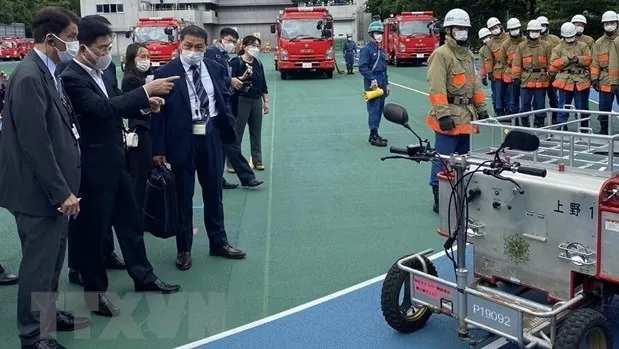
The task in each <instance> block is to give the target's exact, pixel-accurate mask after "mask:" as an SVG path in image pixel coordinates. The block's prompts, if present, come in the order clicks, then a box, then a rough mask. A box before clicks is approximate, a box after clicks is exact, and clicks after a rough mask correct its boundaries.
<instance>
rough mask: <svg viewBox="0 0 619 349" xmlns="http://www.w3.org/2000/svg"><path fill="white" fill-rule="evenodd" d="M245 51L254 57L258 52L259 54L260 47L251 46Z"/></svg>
mask: <svg viewBox="0 0 619 349" xmlns="http://www.w3.org/2000/svg"><path fill="white" fill-rule="evenodd" d="M247 53H249V55H250V56H252V57H254V58H255V57H258V54H260V49H259V48H257V47H254V46H252V47H250V48H249V49H248V50H247Z"/></svg>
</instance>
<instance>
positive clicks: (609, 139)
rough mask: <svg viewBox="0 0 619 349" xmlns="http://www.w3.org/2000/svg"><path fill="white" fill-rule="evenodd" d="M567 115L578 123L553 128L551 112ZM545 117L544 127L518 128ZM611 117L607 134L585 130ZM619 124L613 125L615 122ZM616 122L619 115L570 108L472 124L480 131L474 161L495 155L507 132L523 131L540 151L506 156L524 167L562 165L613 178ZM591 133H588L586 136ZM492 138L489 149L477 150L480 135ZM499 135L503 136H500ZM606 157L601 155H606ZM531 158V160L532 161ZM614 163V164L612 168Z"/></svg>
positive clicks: (617, 169) (617, 168)
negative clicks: (535, 139) (585, 124)
mask: <svg viewBox="0 0 619 349" xmlns="http://www.w3.org/2000/svg"><path fill="white" fill-rule="evenodd" d="M566 111H567V112H568V113H570V114H576V119H575V120H568V121H567V122H564V123H560V124H554V125H552V124H551V122H552V113H557V112H566ZM540 114H543V115H545V121H546V125H548V126H545V127H541V128H532V127H524V126H516V121H517V120H519V119H520V120H522V119H528V120H529V125H533V119H534V117H535V116H536V115H540ZM582 114H589V115H590V116H589V117H586V118H580V116H581V115H582ZM596 115H606V116H608V130H609V134H608V135H601V134H595V133H593V130H592V129H591V128H590V127H582V126H580V125H581V123H583V122H584V121H590V120H591V119H593V116H596ZM615 118H617V120H616V121H614V122H613V120H615ZM613 123H619V113H615V112H602V111H589V110H578V109H573V108H571V106H568V108H566V109H557V108H546V109H540V110H536V111H530V112H524V113H517V114H511V115H506V116H500V117H496V118H488V119H485V120H478V121H473V122H471V124H472V125H475V126H477V127H478V128H479V133H478V134H471V143H470V155H471V156H473V157H475V158H483V159H490V158H491V157H492V156H493V154H492V153H493V152H494V151H496V149H498V148H499V145H500V144H501V142H502V141H503V139H504V137H505V133H504V131H505V130H514V129H516V130H523V131H527V132H530V133H533V134H535V135H537V136H538V138H539V139H540V148H539V149H538V150H537V151H535V152H533V153H526V152H520V151H516V150H509V149H508V150H506V151H505V153H504V154H505V155H506V156H509V157H510V159H512V160H517V161H519V162H521V163H523V164H525V163H527V162H528V163H531V164H532V163H534V166H536V167H543V168H547V169H557V167H558V165H559V164H563V165H564V166H565V167H566V168H567V167H569V168H570V171H572V172H577V173H583V174H587V175H591V176H596V177H606V178H609V177H614V176H616V175H617V174H619V159H618V160H617V161H614V162H613V155H614V152H615V151H618V152H619V143H615V142H616V141H619V134H617V135H612V134H611V133H612V125H613ZM574 125H576V131H563V130H561V128H563V127H564V126H566V127H574ZM583 131H588V133H583ZM488 133H490V135H491V140H490V143H491V144H490V146H489V147H479V148H478V149H476V145H477V142H476V141H477V139H478V138H479V137H480V135H484V134H488ZM497 134H499V135H500V137H497ZM606 152H607V154H599V153H606ZM531 157H532V158H531ZM609 164H612V165H609Z"/></svg>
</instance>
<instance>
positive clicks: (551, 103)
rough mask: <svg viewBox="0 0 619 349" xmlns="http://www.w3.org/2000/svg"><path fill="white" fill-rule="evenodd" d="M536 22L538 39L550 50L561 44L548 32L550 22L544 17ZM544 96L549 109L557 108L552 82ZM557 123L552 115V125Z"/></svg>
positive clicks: (540, 17)
mask: <svg viewBox="0 0 619 349" xmlns="http://www.w3.org/2000/svg"><path fill="white" fill-rule="evenodd" d="M537 20H538V21H539V22H540V23H541V24H542V37H541V38H540V39H541V40H542V41H546V42H548V43H549V44H550V49H551V50H552V49H553V48H554V47H555V46H557V45H559V44H560V43H561V39H559V37H558V36H556V35H554V34H552V33H551V32H550V21H549V20H548V18H547V17H546V16H539V17H537ZM546 94H547V95H548V105H549V106H550V107H551V108H558V107H559V97H558V95H557V90H556V89H555V88H554V87H553V86H552V81H551V82H550V86H548V90H546ZM556 122H557V113H556V112H553V113H552V123H556Z"/></svg>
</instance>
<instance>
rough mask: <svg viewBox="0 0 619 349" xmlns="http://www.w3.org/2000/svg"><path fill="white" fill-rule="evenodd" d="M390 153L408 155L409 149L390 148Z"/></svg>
mask: <svg viewBox="0 0 619 349" xmlns="http://www.w3.org/2000/svg"><path fill="white" fill-rule="evenodd" d="M389 152H390V153H393V154H400V155H408V149H404V148H398V147H391V148H389Z"/></svg>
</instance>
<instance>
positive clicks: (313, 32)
mask: <svg viewBox="0 0 619 349" xmlns="http://www.w3.org/2000/svg"><path fill="white" fill-rule="evenodd" d="M317 25H318V19H317V18H312V19H287V20H284V21H282V33H281V37H282V38H283V39H303V38H317V39H321V38H322V32H321V30H319V29H316V26H317Z"/></svg>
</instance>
